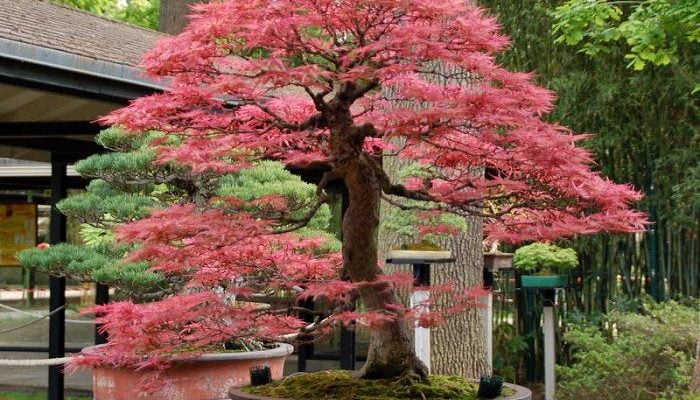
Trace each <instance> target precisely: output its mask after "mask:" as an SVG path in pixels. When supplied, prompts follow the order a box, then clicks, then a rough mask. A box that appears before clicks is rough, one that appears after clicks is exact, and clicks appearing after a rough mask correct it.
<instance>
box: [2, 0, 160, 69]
mask: <svg viewBox="0 0 700 400" xmlns="http://www.w3.org/2000/svg"><path fill="white" fill-rule="evenodd" d="M163 36H164V35H163V34H162V33H159V32H155V31H152V30H149V29H144V28H140V27H137V26H134V25H130V24H127V23H124V22H120V21H114V20H111V19H108V18H103V17H100V16H96V15H93V14H90V13H87V12H84V11H81V10H78V9H75V8H72V7H68V6H64V5H59V4H56V3H53V2H51V1H48V0H0V38H3V39H7V40H11V41H16V42H22V43H25V44H29V45H34V46H40V47H43V48H50V49H54V50H58V51H61V52H66V53H71V54H74V55H77V56H83V57H88V58H91V59H95V60H101V61H106V62H111V63H116V64H122V65H128V66H136V65H137V64H138V63H139V61H140V59H141V56H142V55H143V53H145V52H146V51H148V50H149V49H151V48H152V47H153V45H154V43H155V41H156V40H158V39H159V38H161V37H163Z"/></svg>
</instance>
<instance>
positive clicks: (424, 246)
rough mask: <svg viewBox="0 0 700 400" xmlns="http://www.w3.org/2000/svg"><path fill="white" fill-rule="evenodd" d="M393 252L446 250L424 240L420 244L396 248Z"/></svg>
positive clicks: (403, 245)
mask: <svg viewBox="0 0 700 400" xmlns="http://www.w3.org/2000/svg"><path fill="white" fill-rule="evenodd" d="M392 250H414V251H445V249H443V248H442V247H440V246H438V245H436V244H435V243H432V242H429V241H427V240H423V241H422V242H420V243H409V244H406V243H405V244H402V245H399V246H394V247H393V248H392Z"/></svg>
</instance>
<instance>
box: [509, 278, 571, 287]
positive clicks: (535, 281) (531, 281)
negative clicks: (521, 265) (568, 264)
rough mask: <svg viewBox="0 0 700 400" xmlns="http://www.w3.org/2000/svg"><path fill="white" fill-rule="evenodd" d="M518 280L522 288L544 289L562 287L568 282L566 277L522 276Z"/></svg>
mask: <svg viewBox="0 0 700 400" xmlns="http://www.w3.org/2000/svg"><path fill="white" fill-rule="evenodd" d="M520 279H521V281H520V282H521V286H522V287H524V288H544V289H554V288H560V287H564V286H566V284H567V283H568V281H569V279H568V277H567V276H566V275H523V276H521V277H520Z"/></svg>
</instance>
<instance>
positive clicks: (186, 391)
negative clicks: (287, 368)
mask: <svg viewBox="0 0 700 400" xmlns="http://www.w3.org/2000/svg"><path fill="white" fill-rule="evenodd" d="M99 347H100V346H92V347H88V348H86V349H83V352H87V353H90V352H94V351H96V350H97V349H98V348H99ZM293 350H294V347H293V346H292V345H289V344H286V343H279V344H278V347H276V348H274V349H269V350H263V351H249V352H240V353H212V354H203V355H201V356H199V357H197V358H195V359H185V358H183V357H180V360H176V361H175V363H174V366H173V367H172V368H170V369H169V370H168V371H167V372H165V377H166V378H167V379H169V381H170V382H169V383H168V384H167V385H166V386H164V387H163V388H162V389H160V390H159V391H157V392H155V393H152V394H150V395H149V396H146V397H139V395H141V391H140V390H139V388H138V386H139V385H138V383H139V380H140V379H141V378H142V377H143V375H144V373H146V372H147V371H143V370H139V371H137V370H134V369H130V368H110V367H98V368H95V369H94V370H93V377H92V391H93V396H94V399H95V400H137V399H139V398H146V399H149V400H220V399H225V398H227V397H228V392H229V390H231V388H234V387H240V386H245V385H248V384H250V368H251V367H255V366H260V365H267V366H269V367H270V370H271V372H272V379H280V378H282V376H283V375H284V372H283V371H284V360H285V359H286V358H287V356H288V355H289V354H290V353H291V352H292V351H293ZM176 358H177V357H176Z"/></svg>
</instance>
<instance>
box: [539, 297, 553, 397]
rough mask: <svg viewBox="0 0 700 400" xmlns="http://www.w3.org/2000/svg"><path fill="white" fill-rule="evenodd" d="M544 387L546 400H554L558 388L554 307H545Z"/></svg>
mask: <svg viewBox="0 0 700 400" xmlns="http://www.w3.org/2000/svg"><path fill="white" fill-rule="evenodd" d="M542 330H543V333H544V387H545V395H544V398H545V400H554V388H555V387H556V381H555V379H556V378H555V375H554V365H555V363H556V360H555V353H554V307H553V306H552V305H547V304H546V305H545V307H544V326H543V328H542Z"/></svg>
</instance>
